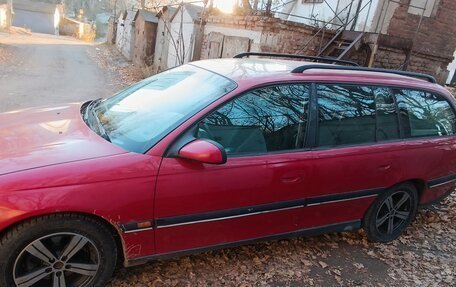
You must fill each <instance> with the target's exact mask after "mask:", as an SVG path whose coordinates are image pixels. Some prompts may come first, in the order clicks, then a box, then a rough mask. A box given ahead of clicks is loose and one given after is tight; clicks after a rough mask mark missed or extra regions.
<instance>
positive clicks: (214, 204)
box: [155, 84, 313, 254]
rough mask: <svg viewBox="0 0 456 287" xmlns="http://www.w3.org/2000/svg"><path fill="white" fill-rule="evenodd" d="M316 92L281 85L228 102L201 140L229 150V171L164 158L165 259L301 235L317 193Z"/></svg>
mask: <svg viewBox="0 0 456 287" xmlns="http://www.w3.org/2000/svg"><path fill="white" fill-rule="evenodd" d="M308 105H309V86H308V85H305V84H278V85H273V86H268V87H262V88H257V89H254V90H251V91H249V92H247V93H244V94H243V95H241V96H239V97H236V98H235V99H233V100H230V101H228V102H227V103H225V104H223V105H222V106H221V107H219V108H218V109H216V110H215V111H213V112H212V113H210V114H209V115H208V116H206V117H204V118H203V119H201V120H200V121H198V124H197V126H195V128H194V131H195V132H194V134H193V137H195V138H205V139H210V140H213V141H216V142H218V143H219V144H221V145H222V146H223V147H224V149H225V151H226V153H227V162H226V163H225V164H222V165H211V164H204V163H200V162H196V161H190V160H186V159H180V158H175V157H174V158H173V157H165V158H163V161H162V164H161V167H160V172H159V176H158V181H157V189H156V201H155V218H156V228H157V229H156V245H157V253H159V254H164V253H172V252H176V251H183V250H192V249H198V248H202V247H208V246H218V245H222V244H226V243H233V242H243V241H245V240H249V239H255V238H261V237H267V236H270V235H275V234H281V233H288V232H292V231H294V230H296V229H297V228H298V227H297V224H298V222H299V216H300V215H299V214H300V212H302V207H303V206H304V205H305V203H304V197H305V193H306V190H308V189H312V187H311V186H310V184H309V182H310V180H309V179H310V178H311V177H312V172H313V163H312V158H311V153H310V152H308V151H306V150H305V149H304V148H303V147H304V146H305V145H304V141H305V138H306V132H307V125H308V118H309V117H308Z"/></svg>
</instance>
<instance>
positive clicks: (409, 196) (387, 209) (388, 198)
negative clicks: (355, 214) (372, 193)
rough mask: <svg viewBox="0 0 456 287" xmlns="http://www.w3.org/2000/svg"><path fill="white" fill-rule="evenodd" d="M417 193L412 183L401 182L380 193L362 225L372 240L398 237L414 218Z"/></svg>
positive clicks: (385, 240) (387, 240)
mask: <svg viewBox="0 0 456 287" xmlns="http://www.w3.org/2000/svg"><path fill="white" fill-rule="evenodd" d="M417 209H418V193H417V191H416V188H415V186H413V185H412V184H401V185H398V186H395V187H393V188H391V189H389V190H388V191H387V192H385V193H384V194H382V195H380V196H379V197H378V198H377V200H376V201H375V202H374V204H372V206H371V207H370V208H369V210H368V211H367V213H366V216H365V217H364V222H363V226H364V229H365V230H366V233H367V237H368V238H369V240H370V241H373V242H389V241H392V240H395V239H396V238H398V237H399V236H400V235H401V234H402V233H403V232H404V231H405V229H406V228H407V227H408V226H409V225H410V222H411V221H412V220H413V219H414V218H415V215H416V211H417Z"/></svg>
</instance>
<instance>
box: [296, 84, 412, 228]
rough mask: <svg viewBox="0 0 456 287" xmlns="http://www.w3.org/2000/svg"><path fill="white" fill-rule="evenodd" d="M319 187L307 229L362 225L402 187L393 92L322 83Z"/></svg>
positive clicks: (304, 221) (311, 198) (316, 151)
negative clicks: (382, 198)
mask: <svg viewBox="0 0 456 287" xmlns="http://www.w3.org/2000/svg"><path fill="white" fill-rule="evenodd" d="M316 94H317V114H316V117H317V120H316V121H315V122H316V126H315V129H316V137H315V143H314V148H313V151H312V153H313V156H314V158H315V169H314V177H313V180H314V182H313V183H312V185H313V186H315V187H316V188H315V189H313V190H310V191H309V193H308V197H307V208H306V209H305V213H306V215H305V216H303V217H301V220H300V226H301V227H303V228H306V227H309V226H314V225H315V224H319V225H329V224H335V223H340V222H346V223H350V224H348V226H351V227H356V226H360V219H361V218H363V216H364V213H365V212H366V210H367V208H368V207H369V206H370V204H371V203H372V202H373V200H375V197H376V196H377V194H379V193H381V192H383V191H384V190H385V188H386V187H388V186H391V185H393V184H395V183H397V182H399V180H400V178H401V176H402V170H401V168H402V167H401V163H400V160H399V159H400V155H401V150H403V148H404V145H405V144H404V142H402V141H401V140H400V129H399V124H398V115H397V113H396V108H395V107H396V105H395V101H394V98H393V96H392V94H391V89H389V88H385V87H372V86H364V85H348V84H317V85H316Z"/></svg>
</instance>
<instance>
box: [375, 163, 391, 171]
mask: <svg viewBox="0 0 456 287" xmlns="http://www.w3.org/2000/svg"><path fill="white" fill-rule="evenodd" d="M390 168H391V165H390V164H384V165H381V166H379V167H378V169H380V170H388V169H390Z"/></svg>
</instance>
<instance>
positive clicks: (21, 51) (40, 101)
mask: <svg viewBox="0 0 456 287" xmlns="http://www.w3.org/2000/svg"><path fill="white" fill-rule="evenodd" d="M94 49H96V48H95V46H94V45H92V44H88V43H85V42H82V41H79V40H76V39H73V38H70V37H58V36H52V35H44V34H32V35H29V34H18V33H16V34H7V33H0V53H1V54H3V56H2V55H1V54H0V112H5V111H10V110H16V109H22V108H27V107H33V106H43V105H52V104H59V103H66V102H79V101H85V100H89V99H94V98H100V97H106V96H109V95H111V94H113V93H114V92H115V91H116V90H118V89H119V84H118V83H116V81H115V79H114V77H115V76H114V75H112V74H111V73H109V72H107V71H104V70H102V69H101V68H100V67H99V66H98V65H97V63H96V61H95V60H94V58H93V57H91V56H90V55H91V54H93V53H92V52H93V50H94Z"/></svg>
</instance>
